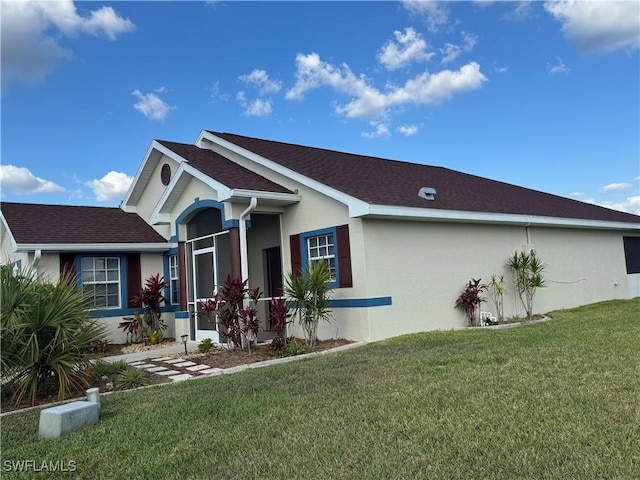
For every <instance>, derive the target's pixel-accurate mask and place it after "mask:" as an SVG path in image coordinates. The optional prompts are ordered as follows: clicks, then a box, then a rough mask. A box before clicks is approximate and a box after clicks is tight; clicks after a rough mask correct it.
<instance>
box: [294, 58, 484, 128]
mask: <svg viewBox="0 0 640 480" xmlns="http://www.w3.org/2000/svg"><path fill="white" fill-rule="evenodd" d="M296 66H297V71H296V83H295V85H294V86H293V87H292V88H291V89H290V90H289V91H287V93H286V98H287V99H289V100H294V99H300V98H302V97H303V96H304V94H305V93H306V92H308V91H310V90H313V89H315V88H319V87H322V86H327V87H330V88H332V89H333V90H335V91H336V92H338V93H341V94H344V95H347V96H350V97H352V100H351V101H349V102H348V103H347V104H345V105H338V106H336V107H335V110H336V112H337V113H338V114H341V115H345V116H347V117H350V118H379V117H382V116H384V115H386V114H387V113H388V111H389V109H391V108H393V107H400V106H403V105H433V104H438V103H441V102H443V101H445V100H448V99H450V98H451V96H452V95H453V94H455V93H460V92H464V91H467V90H476V89H478V88H480V86H481V85H482V83H483V82H485V81H486V80H487V78H486V77H485V76H484V75H483V74H482V73H481V72H480V65H478V64H477V63H475V62H471V63H469V64H467V65H464V66H463V67H461V68H460V69H459V70H457V71H451V70H442V71H440V72H437V73H434V74H431V73H429V72H426V71H425V72H424V73H422V74H420V75H417V76H415V77H414V78H412V79H409V80H407V81H406V83H405V84H404V85H403V86H400V87H399V86H394V85H391V84H388V85H386V87H385V91H384V92H381V91H379V90H378V89H376V88H375V87H373V86H372V85H370V82H369V80H368V79H367V78H365V77H364V76H356V75H354V74H353V72H351V70H350V69H349V67H348V66H347V65H346V64H342V66H341V67H340V68H339V67H335V66H333V65H331V64H330V63H327V62H324V61H322V60H321V59H320V56H319V55H318V54H316V53H311V54H308V55H303V54H298V55H297V57H296Z"/></svg>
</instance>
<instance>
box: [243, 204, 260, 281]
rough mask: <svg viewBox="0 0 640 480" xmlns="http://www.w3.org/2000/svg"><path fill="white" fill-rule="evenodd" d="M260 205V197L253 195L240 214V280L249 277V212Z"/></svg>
mask: <svg viewBox="0 0 640 480" xmlns="http://www.w3.org/2000/svg"><path fill="white" fill-rule="evenodd" d="M257 206H258V198H257V197H251V202H250V203H249V206H248V207H247V208H246V210H245V211H244V212H242V213H241V214H240V230H239V233H240V281H244V280H248V279H249V253H248V251H247V224H246V219H247V217H248V216H249V214H250V213H251V212H252V211H253V210H255V209H256V207H257Z"/></svg>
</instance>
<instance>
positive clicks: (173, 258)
mask: <svg viewBox="0 0 640 480" xmlns="http://www.w3.org/2000/svg"><path fill="white" fill-rule="evenodd" d="M178 272H179V269H178V255H176V254H173V255H169V288H170V296H171V299H170V301H171V303H172V304H176V303H180V297H179V291H180V282H179V276H178Z"/></svg>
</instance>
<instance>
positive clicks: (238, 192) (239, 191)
mask: <svg viewBox="0 0 640 480" xmlns="http://www.w3.org/2000/svg"><path fill="white" fill-rule="evenodd" d="M254 197H255V198H257V199H258V200H267V201H269V203H272V204H277V205H292V204H294V203H298V202H299V201H300V200H302V196H301V195H298V194H295V193H281V192H266V191H263V190H248V189H244V188H234V189H232V190H230V191H229V192H228V195H227V196H226V197H220V198H219V201H221V202H223V201H231V202H233V201H234V200H246V199H250V198H254Z"/></svg>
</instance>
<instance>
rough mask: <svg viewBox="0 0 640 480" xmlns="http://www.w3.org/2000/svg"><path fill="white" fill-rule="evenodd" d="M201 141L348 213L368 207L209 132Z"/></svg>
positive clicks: (340, 192) (200, 136) (338, 191)
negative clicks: (323, 197)
mask: <svg viewBox="0 0 640 480" xmlns="http://www.w3.org/2000/svg"><path fill="white" fill-rule="evenodd" d="M203 139H205V140H208V141H210V142H212V143H215V144H217V145H220V146H221V147H223V148H226V149H227V150H230V151H232V152H234V153H237V154H238V155H240V156H242V157H245V158H246V159H248V160H251V161H252V162H255V163H257V164H258V165H262V166H263V167H266V168H268V169H269V170H272V171H274V172H276V173H279V174H280V175H283V176H285V177H287V178H289V179H291V180H293V181H294V182H297V183H300V184H302V185H304V186H305V187H309V188H311V189H312V190H315V191H317V192H319V193H322V194H323V195H326V196H328V197H331V198H333V199H335V200H337V201H338V202H340V203H342V204H344V205H347V206H348V207H349V211H351V209H355V211H363V210H366V209H367V208H368V206H369V204H368V203H367V202H363V201H362V200H359V199H357V198H355V197H352V196H351V195H347V194H346V193H344V192H342V191H340V190H336V189H335V188H331V187H329V186H327V185H325V184H324V183H322V182H318V181H317V180H313V179H312V178H309V177H307V176H305V175H302V174H301V173H298V172H296V171H295V170H291V169H290V168H287V167H284V166H282V165H280V164H279V163H276V162H274V161H272V160H269V159H268V158H265V157H262V156H260V155H258V154H256V153H253V152H252V151H250V150H246V149H244V148H242V147H239V146H238V145H236V144H235V143H231V142H229V141H227V140H224V139H222V138H220V137H217V136H215V135H213V134H212V133H210V132H207V131H204V130H203V131H202V132H201V133H200V135H199V136H198V140H197V143H198V144H200V143H201V142H202V140H203Z"/></svg>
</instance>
